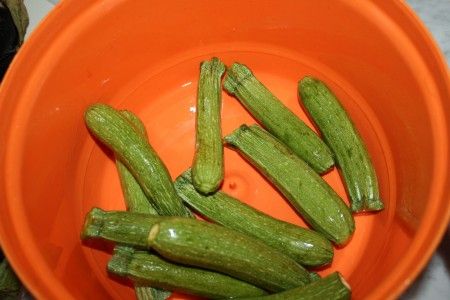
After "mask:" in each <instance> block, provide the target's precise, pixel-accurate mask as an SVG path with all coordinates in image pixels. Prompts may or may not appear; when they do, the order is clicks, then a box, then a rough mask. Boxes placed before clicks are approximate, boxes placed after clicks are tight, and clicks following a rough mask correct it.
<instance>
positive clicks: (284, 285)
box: [148, 218, 312, 292]
mask: <svg viewBox="0 0 450 300" xmlns="http://www.w3.org/2000/svg"><path fill="white" fill-rule="evenodd" d="M148 245H149V246H150V247H151V248H152V249H153V250H155V251H156V252H158V253H159V254H160V255H161V256H163V257H164V258H166V259H169V260H171V261H174V262H177V263H181V264H185V265H190V266H196V267H200V268H204V269H209V270H213V271H217V272H220V273H224V274H227V275H230V276H232V277H235V278H237V279H240V280H243V281H246V282H248V283H251V284H253V285H255V286H257V287H259V288H262V289H265V290H268V291H271V292H279V291H283V290H286V289H290V288H294V287H298V286H301V285H305V284H308V283H309V282H311V280H312V276H311V275H310V274H309V272H308V271H306V270H305V269H304V268H303V267H302V266H300V265H299V264H297V263H296V262H295V261H294V260H293V259H291V258H290V257H288V256H286V255H284V254H283V253H282V252H279V251H277V250H275V249H274V248H272V247H270V246H268V245H266V244H265V243H263V242H261V241H260V240H258V239H254V238H252V237H250V236H247V235H245V234H242V233H240V232H237V231H234V230H231V229H228V228H225V227H223V226H220V225H216V224H212V223H208V222H204V221H198V220H194V219H188V218H173V219H171V220H164V221H161V222H159V223H157V224H155V225H154V226H153V227H152V229H151V231H150V234H149V235H148Z"/></svg>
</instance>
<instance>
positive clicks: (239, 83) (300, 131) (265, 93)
mask: <svg viewBox="0 0 450 300" xmlns="http://www.w3.org/2000/svg"><path fill="white" fill-rule="evenodd" d="M223 86H224V88H225V90H226V91H227V92H228V93H230V94H232V95H235V96H236V97H237V98H238V99H239V101H240V102H241V103H242V105H244V107H245V108H247V110H248V111H249V112H250V113H251V114H252V115H253V117H255V119H256V120H258V122H260V123H261V124H262V125H263V126H264V127H265V128H266V129H267V130H268V131H269V132H270V133H272V134H273V135H274V136H275V137H277V138H278V139H279V140H280V141H281V142H283V143H284V144H286V145H287V146H288V147H289V148H290V149H291V150H292V152H294V153H295V154H296V155H297V156H298V157H300V158H302V159H303V160H304V161H306V162H307V163H308V164H309V165H310V166H311V167H312V168H313V169H314V170H315V171H316V172H318V173H324V172H326V171H327V170H329V169H330V168H331V167H332V166H333V164H334V161H333V156H332V154H331V151H330V149H329V148H328V147H327V145H326V144H325V143H324V142H323V141H322V140H321V139H320V138H319V137H318V136H317V135H316V134H315V133H314V131H313V130H311V128H309V127H308V126H307V125H306V124H305V123H304V122H303V121H302V120H300V119H299V118H298V117H297V116H296V115H295V114H294V113H293V112H292V111H290V110H289V108H287V107H286V106H285V105H284V104H283V103H282V102H281V101H280V100H279V99H277V98H276V97H275V96H274V95H273V94H272V93H271V92H270V91H269V90H268V89H267V88H266V87H265V86H264V85H263V84H262V83H261V82H260V81H258V79H256V77H255V76H254V75H253V73H252V72H251V71H250V69H249V68H247V67H246V66H245V65H242V64H239V63H234V64H233V65H232V66H231V67H229V68H228V69H227V74H226V76H225V80H224V83H223Z"/></svg>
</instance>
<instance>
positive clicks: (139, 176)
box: [85, 103, 189, 216]
mask: <svg viewBox="0 0 450 300" xmlns="http://www.w3.org/2000/svg"><path fill="white" fill-rule="evenodd" d="M85 121H86V125H87V127H88V128H89V130H90V132H91V133H92V134H93V135H94V136H95V137H97V138H98V139H99V140H100V141H101V142H103V144H105V145H106V146H108V147H109V148H110V149H111V150H112V151H113V152H114V154H115V155H116V157H117V158H119V159H120V161H121V162H122V163H123V164H124V165H125V166H126V167H127V168H128V170H130V172H131V173H132V174H133V176H134V178H136V180H137V181H138V182H139V184H140V186H141V188H142V190H143V191H144V193H145V194H146V196H148V198H149V199H152V201H153V203H152V204H153V206H154V208H155V209H156V211H157V212H158V213H159V214H160V215H178V216H188V215H189V212H188V211H187V210H186V208H185V207H184V206H183V203H182V201H181V199H180V198H179V197H178V195H177V193H176V192H175V188H174V187H173V183H172V179H171V177H170V174H169V172H168V170H167V168H166V166H165V165H164V163H163V162H162V160H161V159H160V158H159V156H158V155H157V154H156V152H155V150H154V149H153V148H152V147H151V146H150V144H149V143H148V141H146V140H145V139H144V138H143V137H142V135H141V134H139V133H138V132H137V131H136V130H135V127H134V126H132V125H131V124H130V122H129V121H128V120H127V119H126V118H125V117H124V116H123V115H122V114H121V113H120V112H118V111H117V110H115V109H114V108H112V107H111V106H109V105H106V104H99V103H98V104H93V105H91V106H90V107H89V108H88V109H87V111H86V113H85Z"/></svg>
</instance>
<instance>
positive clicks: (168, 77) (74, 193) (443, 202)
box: [0, 0, 450, 299]
mask: <svg viewBox="0 0 450 300" xmlns="http://www.w3.org/2000/svg"><path fill="white" fill-rule="evenodd" d="M174 3H175V2H173V1H149V0H134V1H130V0H127V1H126V0H109V1H91V0H66V1H62V2H61V3H60V4H59V5H58V6H57V7H56V8H55V10H54V11H53V12H52V13H51V14H50V16H49V17H48V18H47V19H46V20H45V21H44V22H43V24H41V26H40V27H39V28H38V29H37V30H36V32H35V33H34V34H33V35H32V37H31V38H30V39H29V40H28V42H27V43H26V44H25V45H24V47H23V48H22V49H21V51H20V53H19V55H18V56H17V57H16V59H15V61H14V62H13V65H12V68H11V69H10V71H9V72H8V74H7V76H6V78H5V81H4V82H3V83H2V87H1V91H0V118H1V122H0V138H1V145H2V146H1V147H0V198H1V199H2V201H0V211H1V212H2V215H1V218H0V238H1V242H2V246H3V247H4V250H5V252H6V253H7V255H8V257H9V258H10V260H11V262H12V264H13V266H14V267H15V268H16V270H17V271H18V273H19V276H20V277H21V279H22V280H24V281H25V283H26V284H27V286H28V287H29V288H30V289H31V291H32V292H33V293H34V295H35V296H36V297H37V298H39V299H109V298H113V299H126V298H127V297H129V296H131V295H132V294H133V291H132V289H131V288H130V287H129V286H127V285H126V284H125V285H124V284H123V283H120V282H119V281H118V280H117V279H116V278H109V276H108V275H107V273H106V270H105V264H106V262H107V260H108V258H109V254H108V251H110V250H111V247H109V246H105V245H104V244H96V243H93V244H92V245H90V246H91V247H88V246H87V245H82V244H81V242H80V239H79V231H80V229H81V224H82V221H83V217H84V214H85V213H86V212H87V211H88V210H89V209H90V208H91V207H93V206H99V207H102V208H104V209H123V208H124V204H123V199H122V195H121V192H120V185H119V180H118V177H117V174H116V170H115V167H114V162H113V161H112V160H111V155H110V153H108V152H107V151H105V149H104V148H102V147H99V145H98V144H96V143H95V142H94V140H93V139H92V138H91V136H90V135H89V134H88V131H87V130H86V128H85V126H84V123H83V112H84V110H85V108H86V107H87V105H89V104H90V103H93V102H98V101H101V102H107V103H110V104H112V105H114V106H115V107H118V108H127V109H130V110H132V111H134V112H136V113H137V114H138V115H139V116H140V117H141V118H142V119H143V121H144V122H145V125H146V127H147V130H148V134H149V139H150V141H151V143H152V145H153V146H154V148H155V149H156V150H157V151H158V153H159V154H160V155H161V157H162V158H163V160H164V161H165V162H166V164H167V166H168V168H169V169H170V172H171V174H172V176H173V177H175V176H177V175H178V174H179V173H180V172H182V171H183V170H184V169H185V168H187V167H188V166H189V165H190V163H191V161H192V156H193V152H194V120H195V119H194V112H195V97H196V89H197V78H198V72H199V63H200V61H202V60H204V59H209V58H210V57H212V56H218V57H220V58H221V59H222V60H223V61H224V62H225V63H226V64H231V63H232V62H234V61H239V62H242V63H244V64H246V65H248V66H249V67H250V68H251V69H252V70H253V71H254V73H255V74H256V76H257V77H258V78H259V79H260V80H261V81H262V82H263V83H265V84H266V85H267V87H269V89H271V90H272V91H273V92H274V94H275V95H276V96H278V97H279V98H280V99H282V101H283V102H284V103H286V105H288V106H289V107H290V108H291V109H292V110H293V111H294V112H295V113H296V114H298V115H299V116H300V117H301V118H302V119H303V120H305V121H306V122H308V124H311V123H310V122H309V121H308V119H307V117H306V115H305V114H304V112H303V111H302V109H301V108H300V106H299V104H298V99H297V91H296V87H297V81H298V80H299V79H300V78H301V77H302V76H304V75H314V76H317V77H319V78H321V79H323V80H324V81H325V82H326V83H327V84H329V86H330V87H331V88H332V89H333V90H334V91H335V92H336V94H337V95H338V97H339V98H340V99H341V100H342V102H343V105H344V106H345V108H346V109H347V110H348V112H349V114H350V115H351V117H352V118H353V120H354V122H355V124H356V126H357V128H358V129H359V130H360V132H361V134H362V136H363V139H364V140H365V141H366V143H367V147H368V150H369V152H370V154H371V156H372V158H373V161H374V165H375V168H376V171H377V173H378V176H379V180H380V187H381V195H382V197H383V199H384V201H385V203H386V209H385V210H384V211H383V212H381V213H379V214H373V215H358V216H356V228H357V229H356V233H355V235H354V237H353V239H352V240H351V242H350V243H349V244H348V245H347V246H346V247H345V248H342V249H338V250H337V251H336V255H335V259H334V262H333V264H332V266H331V268H329V269H325V270H323V271H322V273H323V274H329V273H330V272H332V271H334V270H339V271H340V272H342V273H343V274H344V276H345V277H346V279H347V280H348V281H349V282H350V284H351V286H352V287H353V295H354V299H389V298H394V297H396V296H398V295H399V294H400V293H401V291H403V290H404V289H405V288H406V287H407V286H408V284H409V283H411V282H412V280H413V279H414V278H415V276H416V275H417V274H418V272H419V271H420V269H421V268H422V267H423V266H424V264H425V263H426V261H427V260H428V259H429V257H430V255H431V254H432V252H433V251H434V249H435V247H436V245H437V243H438V241H439V240H440V238H441V235H442V233H443V230H444V229H445V228H446V225H447V222H448V218H449V206H450V201H449V194H448V191H449V188H450V182H449V181H450V179H449V170H448V166H449V145H448V142H449V128H448V122H449V120H450V101H449V97H450V96H449V95H450V91H449V78H448V73H447V69H446V66H445V64H444V62H443V60H442V57H441V55H440V54H439V52H438V50H437V49H436V46H435V45H434V43H433V41H432V40H431V38H430V37H429V35H428V33H427V32H426V31H425V30H424V29H423V27H422V25H421V24H420V23H419V21H418V20H417V18H416V17H415V16H414V15H413V14H412V12H411V11H410V10H409V9H408V8H407V7H406V6H405V5H404V4H402V3H401V2H400V1H375V0H372V1H371V0H368V1H354V0H340V1H328V0H318V1H306V0H305V1H303V0H302V1H298V0H284V1H258V2H253V1H237V0H231V1H176V3H177V4H176V5H174ZM222 115H223V133H224V134H227V133H229V132H230V131H231V130H233V129H234V128H235V127H236V126H238V125H240V124H241V123H242V122H247V123H252V122H254V121H253V119H252V118H251V117H250V116H249V114H248V113H247V112H246V111H245V110H244V109H243V108H242V107H241V106H240V104H239V103H238V102H237V100H235V99H234V98H231V97H229V96H228V95H226V94H225V93H224V94H223V111H222ZM225 167H226V171H225V172H226V176H225V181H224V185H223V189H224V190H225V191H227V192H229V193H230V194H232V195H234V196H237V197H238V198H240V199H242V200H243V201H246V202H247V203H250V204H251V205H253V206H255V207H257V208H259V209H261V210H263V211H265V212H268V213H270V214H272V215H273V216H276V217H278V218H280V219H283V220H287V221H290V222H293V223H296V224H303V223H302V221H301V219H300V218H299V217H298V216H297V215H296V214H295V213H294V212H293V210H292V209H291V208H290V206H289V205H288V204H287V202H286V201H285V200H284V199H283V198H282V197H281V196H280V195H279V194H278V193H277V192H276V191H275V190H274V189H273V188H272V187H271V186H270V185H269V184H268V183H267V182H266V181H265V180H264V179H263V178H262V177H261V175H259V174H258V173H257V172H256V171H255V170H254V169H253V168H252V167H250V166H249V165H248V164H247V163H245V162H244V161H243V160H242V159H241V158H240V157H239V156H238V155H237V154H236V153H234V152H232V151H230V150H226V151H225ZM325 178H326V180H327V181H328V182H329V183H330V184H331V185H332V186H333V187H334V188H335V189H336V190H337V192H338V193H339V194H340V195H341V196H343V197H345V191H344V188H343V185H342V183H341V180H340V178H339V176H338V173H337V172H336V171H335V170H334V171H333V172H331V173H329V174H327V175H326V176H325ZM92 246H93V247H94V248H92ZM174 299H184V298H182V297H181V296H180V297H178V296H176V297H174Z"/></svg>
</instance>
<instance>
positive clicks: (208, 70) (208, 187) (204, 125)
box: [192, 57, 225, 194]
mask: <svg viewBox="0 0 450 300" xmlns="http://www.w3.org/2000/svg"><path fill="white" fill-rule="evenodd" d="M224 72H225V65H224V64H223V63H222V62H221V61H220V60H219V59H218V58H216V57H214V58H213V59H212V60H211V61H204V62H202V64H201V67H200V80H199V84H198V95H197V109H196V136H195V139H196V143H195V156H194V162H193V164H192V178H193V183H194V186H195V188H196V189H197V190H198V191H200V192H202V193H204V194H210V193H213V192H215V191H216V190H217V189H218V188H219V185H220V184H221V183H222V180H223V145H222V130H221V127H220V110H221V105H222V97H221V82H220V79H221V77H222V75H223V73H224Z"/></svg>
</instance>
